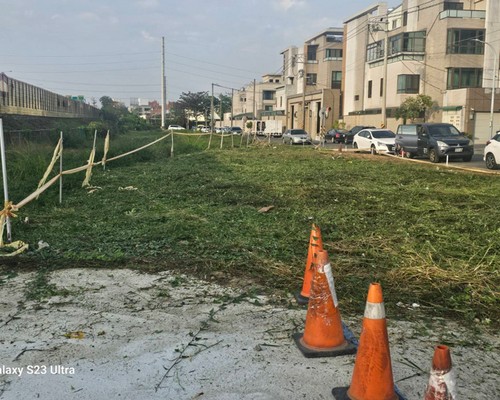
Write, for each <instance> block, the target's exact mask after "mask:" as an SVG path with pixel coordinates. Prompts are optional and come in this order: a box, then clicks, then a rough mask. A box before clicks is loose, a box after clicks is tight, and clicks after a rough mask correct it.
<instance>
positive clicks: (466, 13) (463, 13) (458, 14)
mask: <svg viewBox="0 0 500 400" xmlns="http://www.w3.org/2000/svg"><path fill="white" fill-rule="evenodd" d="M445 18H477V19H486V11H479V10H478V11H473V10H444V11H441V12H440V13H439V19H445Z"/></svg>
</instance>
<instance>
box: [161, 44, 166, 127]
mask: <svg viewBox="0 0 500 400" xmlns="http://www.w3.org/2000/svg"><path fill="white" fill-rule="evenodd" d="M165 86H166V85H165V37H164V36H162V38H161V129H165V102H166V101H167V99H166V97H167V96H166V88H165Z"/></svg>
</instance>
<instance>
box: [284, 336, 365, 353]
mask: <svg viewBox="0 0 500 400" xmlns="http://www.w3.org/2000/svg"><path fill="white" fill-rule="evenodd" d="M303 336H304V334H302V333H300V332H297V333H294V334H293V335H292V338H293V340H295V344H296V345H297V347H298V348H299V350H300V351H301V352H302V354H303V355H304V357H306V358H319V357H336V356H345V355H348V354H354V353H356V346H355V345H353V344H352V343H350V342H348V341H347V340H344V343H342V344H341V345H339V346H336V347H326V348H325V347H314V346H309V345H307V344H306V343H304V340H303V339H302V337H303Z"/></svg>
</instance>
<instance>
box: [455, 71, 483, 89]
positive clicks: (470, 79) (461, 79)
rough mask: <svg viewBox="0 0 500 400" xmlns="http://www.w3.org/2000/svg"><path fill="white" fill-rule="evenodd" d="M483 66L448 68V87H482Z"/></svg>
mask: <svg viewBox="0 0 500 400" xmlns="http://www.w3.org/2000/svg"><path fill="white" fill-rule="evenodd" d="M482 80H483V70H482V68H448V80H447V83H446V88H447V89H461V88H477V87H481V84H482Z"/></svg>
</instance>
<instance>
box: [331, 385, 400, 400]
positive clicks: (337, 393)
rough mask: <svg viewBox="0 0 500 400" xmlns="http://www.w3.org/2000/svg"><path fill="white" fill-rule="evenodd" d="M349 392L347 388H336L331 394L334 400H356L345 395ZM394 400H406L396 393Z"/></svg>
mask: <svg viewBox="0 0 500 400" xmlns="http://www.w3.org/2000/svg"><path fill="white" fill-rule="evenodd" d="M348 390H349V388H348V387H337V388H333V390H332V394H333V397H334V398H335V400H358V399H356V398H355V397H349V395H348V394H347V391H348ZM394 400H406V399H405V398H404V397H403V396H401V395H400V394H399V393H398V392H396V397H394Z"/></svg>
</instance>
